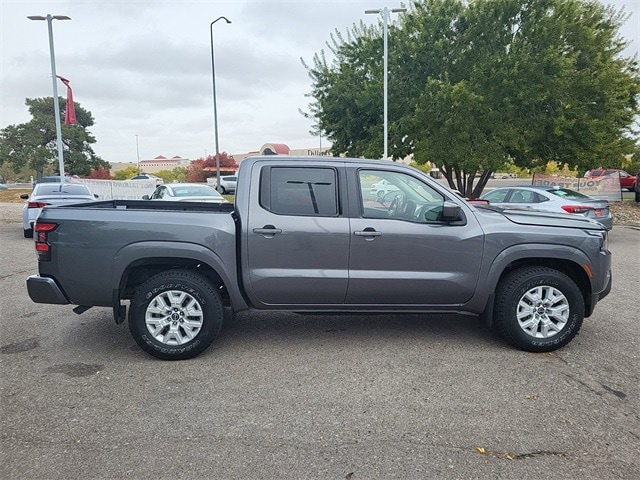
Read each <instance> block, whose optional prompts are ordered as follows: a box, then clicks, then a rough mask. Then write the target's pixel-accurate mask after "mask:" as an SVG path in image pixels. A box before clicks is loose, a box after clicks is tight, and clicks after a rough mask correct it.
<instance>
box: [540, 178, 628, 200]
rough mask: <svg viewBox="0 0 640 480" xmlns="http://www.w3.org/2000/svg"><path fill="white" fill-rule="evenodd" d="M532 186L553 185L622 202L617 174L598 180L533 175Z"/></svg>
mask: <svg viewBox="0 0 640 480" xmlns="http://www.w3.org/2000/svg"><path fill="white" fill-rule="evenodd" d="M531 184H532V185H553V186H557V187H560V188H568V189H570V190H575V191H577V192H580V193H583V194H585V195H589V196H590V197H594V198H601V199H605V200H612V201H616V200H622V190H620V175H619V174H618V172H616V173H615V174H612V175H606V176H604V177H598V178H576V177H558V176H556V175H540V174H538V173H536V174H534V175H533V180H532V182H531Z"/></svg>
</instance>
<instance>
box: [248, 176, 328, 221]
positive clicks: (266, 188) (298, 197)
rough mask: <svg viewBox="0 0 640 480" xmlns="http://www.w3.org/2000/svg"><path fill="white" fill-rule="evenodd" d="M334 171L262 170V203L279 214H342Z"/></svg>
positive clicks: (322, 215) (323, 215) (325, 215)
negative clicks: (339, 209) (340, 212)
mask: <svg viewBox="0 0 640 480" xmlns="http://www.w3.org/2000/svg"><path fill="white" fill-rule="evenodd" d="M336 181H337V174H336V171H335V170H334V169H333V168H319V167H270V168H265V169H263V171H262V179H261V182H260V183H261V185H260V204H261V205H262V207H263V208H265V209H267V210H269V211H271V212H273V213H276V214H279V215H311V216H321V217H333V216H337V215H338V192H337V188H336Z"/></svg>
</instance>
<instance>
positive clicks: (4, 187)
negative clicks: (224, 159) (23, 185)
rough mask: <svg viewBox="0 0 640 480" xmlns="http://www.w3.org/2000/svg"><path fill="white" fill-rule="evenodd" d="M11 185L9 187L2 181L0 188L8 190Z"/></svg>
mask: <svg viewBox="0 0 640 480" xmlns="http://www.w3.org/2000/svg"><path fill="white" fill-rule="evenodd" d="M8 188H9V187H7V186H6V185H5V184H4V183H0V190H7V189H8Z"/></svg>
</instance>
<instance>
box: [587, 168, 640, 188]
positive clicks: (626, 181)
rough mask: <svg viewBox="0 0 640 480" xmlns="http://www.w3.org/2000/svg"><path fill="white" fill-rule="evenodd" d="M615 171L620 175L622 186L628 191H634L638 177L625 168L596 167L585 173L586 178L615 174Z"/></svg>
mask: <svg viewBox="0 0 640 480" xmlns="http://www.w3.org/2000/svg"><path fill="white" fill-rule="evenodd" d="M615 173H618V174H619V175H620V188H626V189H627V190H628V191H630V192H633V190H634V188H635V186H636V177H635V176H634V175H631V174H630V173H629V172H626V171H624V170H620V169H617V168H606V169H605V168H596V169H593V170H588V171H587V173H585V174H584V176H585V178H598V177H605V176H607V175H613V174H615Z"/></svg>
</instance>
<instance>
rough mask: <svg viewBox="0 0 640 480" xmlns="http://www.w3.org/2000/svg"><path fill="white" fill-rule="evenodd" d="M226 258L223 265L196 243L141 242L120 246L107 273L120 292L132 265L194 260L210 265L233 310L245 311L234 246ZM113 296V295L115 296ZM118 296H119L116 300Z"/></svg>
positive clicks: (210, 251)
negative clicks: (153, 260)
mask: <svg viewBox="0 0 640 480" xmlns="http://www.w3.org/2000/svg"><path fill="white" fill-rule="evenodd" d="M230 250H231V252H225V254H228V255H229V256H228V258H231V259H232V262H225V261H224V260H223V259H222V257H221V256H220V255H218V254H217V253H216V252H214V251H212V250H210V249H208V248H206V247H204V246H202V245H199V244H196V243H183V242H166V241H144V242H137V243H132V244H129V245H126V246H124V247H122V248H121V249H120V250H118V252H117V253H116V254H115V256H114V257H113V261H112V263H111V267H110V271H109V283H110V284H111V285H113V288H114V290H117V291H118V292H120V291H121V289H122V281H123V277H124V274H125V272H126V271H127V270H128V269H129V268H130V267H131V265H132V264H134V263H135V262H138V261H140V260H145V259H162V258H166V259H175V258H182V259H187V260H195V261H197V262H198V263H202V264H205V265H207V266H209V267H210V268H211V269H212V270H213V271H215V272H216V273H217V274H218V275H219V276H220V278H221V280H222V283H223V284H224V286H225V287H226V289H227V292H228V293H229V297H230V299H231V304H232V307H233V310H234V311H238V310H243V309H246V308H248V307H247V304H246V302H245V300H244V298H243V297H242V294H241V292H240V290H239V287H238V284H237V281H236V279H237V278H238V272H237V267H236V257H235V244H234V245H233V249H230ZM114 296H115V295H114ZM119 296H120V295H119V294H118V297H119Z"/></svg>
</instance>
